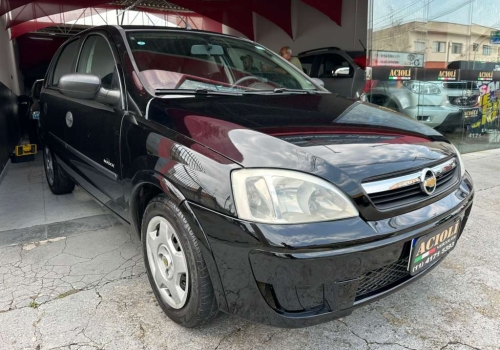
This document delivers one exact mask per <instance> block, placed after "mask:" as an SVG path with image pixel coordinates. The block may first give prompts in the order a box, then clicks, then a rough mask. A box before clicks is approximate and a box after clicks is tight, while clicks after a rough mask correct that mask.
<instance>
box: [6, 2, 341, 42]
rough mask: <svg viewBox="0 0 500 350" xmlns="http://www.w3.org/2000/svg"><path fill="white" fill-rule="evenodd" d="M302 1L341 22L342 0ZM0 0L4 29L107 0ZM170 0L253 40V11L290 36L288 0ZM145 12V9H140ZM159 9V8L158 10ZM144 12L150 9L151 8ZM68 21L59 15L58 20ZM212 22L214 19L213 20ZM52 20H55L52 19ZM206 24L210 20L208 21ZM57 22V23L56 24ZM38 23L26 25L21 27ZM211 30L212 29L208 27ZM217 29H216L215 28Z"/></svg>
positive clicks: (211, 25)
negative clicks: (4, 17)
mask: <svg viewBox="0 0 500 350" xmlns="http://www.w3.org/2000/svg"><path fill="white" fill-rule="evenodd" d="M301 1H302V2H303V3H305V4H307V5H309V6H311V7H313V8H315V9H317V10H318V11H320V12H322V13H324V14H325V15H326V16H328V17H329V18H330V19H332V20H333V21H334V22H335V23H337V24H338V25H341V19H342V0H301ZM68 2H69V1H67V0H38V1H29V0H0V15H1V14H4V13H6V12H10V13H11V16H10V17H9V18H7V23H6V28H11V27H14V26H17V25H21V24H22V23H25V22H28V21H31V20H33V19H36V18H41V17H49V16H52V15H55V14H64V13H67V12H69V11H73V10H79V9H82V8H87V7H94V6H99V5H101V7H106V5H103V4H105V3H106V1H104V0H78V1H71V3H70V4H68ZM169 2H171V3H173V4H176V5H178V6H181V7H183V8H186V9H189V10H191V11H193V12H195V13H199V14H201V15H202V16H204V17H207V18H208V19H210V20H212V22H211V24H210V25H209V27H211V28H218V25H217V24H216V23H217V22H218V23H222V24H225V25H227V26H228V27H231V28H233V29H235V30H237V31H239V32H241V33H242V34H243V35H245V36H247V37H248V38H250V39H254V28H253V12H255V13H257V14H259V15H260V16H262V17H264V18H266V19H268V20H269V21H271V22H273V23H274V24H276V25H277V26H278V27H280V28H281V29H283V30H284V31H285V32H286V33H287V34H288V35H289V36H290V37H292V38H293V34H292V19H291V0H272V1H268V2H265V1H264V0H228V1H210V0H169ZM141 10H142V11H146V10H145V9H141ZM160 11H161V10H160ZM146 12H152V11H151V10H150V9H148V11H146ZM66 21H67V20H65V19H64V17H61V22H60V23H64V22H66ZM214 21H215V22H214ZM54 22H55V21H54ZM206 23H209V21H208V20H207V21H206ZM58 24H59V23H58ZM30 26H31V27H36V26H41V24H38V25H29V24H28V25H26V26H23V27H24V28H29V27H30ZM23 27H19V28H17V29H16V30H14V32H15V33H16V36H18V35H17V33H21V32H23V30H21V28H23ZM208 30H213V29H208ZM215 31H218V30H215Z"/></svg>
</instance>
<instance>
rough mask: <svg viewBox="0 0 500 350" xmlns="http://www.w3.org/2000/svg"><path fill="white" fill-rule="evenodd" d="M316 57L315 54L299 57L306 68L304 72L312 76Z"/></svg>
mask: <svg viewBox="0 0 500 350" xmlns="http://www.w3.org/2000/svg"><path fill="white" fill-rule="evenodd" d="M315 58H316V56H314V55H311V56H304V57H299V59H300V63H301V64H302V69H303V70H304V73H306V74H307V75H309V76H311V74H312V66H313V63H314V59H315Z"/></svg>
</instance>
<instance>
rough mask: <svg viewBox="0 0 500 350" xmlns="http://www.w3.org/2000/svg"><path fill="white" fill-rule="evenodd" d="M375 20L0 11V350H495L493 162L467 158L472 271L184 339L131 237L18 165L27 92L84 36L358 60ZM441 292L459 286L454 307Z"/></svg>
mask: <svg viewBox="0 0 500 350" xmlns="http://www.w3.org/2000/svg"><path fill="white" fill-rule="evenodd" d="M375 2H376V1H375ZM407 2H408V4H410V2H409V1H407ZM415 3H416V2H415ZM384 4H385V3H384ZM405 4H406V2H405ZM373 6H374V1H369V0H330V1H325V0H276V1H272V4H271V2H268V3H266V2H264V1H261V0H247V1H244V0H226V1H220V0H206V1H198V0H172V1H171V0H169V1H162V0H149V1H148V0H139V1H136V0H125V1H123V0H119V1H107V2H103V1H102V0H79V1H72V2H71V4H68V1H63V0H43V1H26V0H0V47H1V48H2V49H1V50H0V282H1V283H0V325H2V332H0V333H1V334H0V350H1V349H4V348H5V349H10V348H11V347H10V345H7V344H13V341H15V344H16V345H15V348H27V349H70V350H73V349H91V348H92V349H95V348H99V349H101V348H102V349H104V348H105V349H111V348H113V349H138V348H145V349H159V348H171V347H168V346H166V345H165V344H166V343H171V344H174V343H175V344H176V346H175V347H172V348H179V347H186V348H198V349H225V348H241V349H247V348H260V347H261V348H267V349H282V348H284V347H286V348H290V349H292V348H293V349H295V348H297V349H298V348H301V349H305V348H311V349H320V348H325V349H328V348H331V347H330V346H331V344H333V343H334V342H335V343H336V344H341V345H339V348H346V349H347V348H354V349H367V350H368V349H389V350H392V349H397V350H399V349H434V348H436V349H437V348H441V349H447V350H463V349H470V348H477V349H492V350H494V349H500V348H499V347H497V345H498V344H500V332H499V331H498V329H500V321H499V320H500V309H499V304H500V303H498V300H500V299H499V298H500V285H499V284H498V283H499V279H498V276H499V275H500V271H499V270H498V266H491V265H490V263H489V262H488V261H495V260H496V257H497V255H498V253H499V252H500V247H499V245H498V241H497V240H496V239H494V237H492V236H489V237H486V238H485V237H484V232H493V233H495V234H498V231H499V227H498V222H497V219H496V217H497V215H498V213H499V212H500V206H499V204H498V201H497V199H496V198H497V196H496V195H497V194H498V195H500V187H498V184H497V183H496V178H497V177H498V176H497V174H498V171H499V170H500V168H499V167H498V163H496V160H498V159H499V157H500V151H498V150H496V149H494V150H490V151H484V152H475V153H470V154H467V155H465V156H464V159H465V161H466V163H467V167H468V169H469V171H470V172H471V174H472V176H473V178H474V179H475V181H476V188H477V189H478V193H477V197H478V198H477V200H476V201H477V202H479V203H483V204H480V206H481V210H479V211H478V212H473V217H472V218H471V221H470V223H469V226H468V229H467V230H466V234H465V235H464V236H465V237H464V242H462V246H461V247H460V248H459V250H458V249H457V250H458V251H459V252H460V253H457V252H455V254H456V255H459V254H463V255H462V256H463V257H464V258H463V259H464V260H451V259H449V260H448V261H446V262H445V263H443V268H442V270H441V271H438V272H434V273H433V274H432V275H429V276H428V277H427V280H424V281H422V282H418V283H416V287H415V288H414V289H411V290H404V291H402V292H401V293H399V294H397V295H394V296H391V297H390V298H387V299H385V300H383V301H381V302H379V303H376V304H374V306H373V307H369V308H367V309H364V310H363V311H359V312H356V313H354V314H353V315H352V316H349V317H347V318H344V319H341V320H340V321H335V322H332V323H329V324H326V325H323V326H319V327H315V328H311V329H305V330H292V331H288V330H287V331H284V330H279V329H272V328H269V327H264V326H259V325H252V324H249V323H247V322H245V321H242V320H239V319H236V318H234V317H232V316H224V317H220V318H219V319H218V320H217V322H216V323H215V324H214V325H213V326H210V327H208V328H206V329H204V330H202V331H200V332H198V333H193V332H191V331H188V330H184V329H180V328H179V327H177V326H176V325H175V324H174V323H173V322H170V321H169V320H168V319H166V318H165V317H163V315H162V314H161V311H159V310H158V308H157V306H155V304H154V302H153V296H152V295H151V294H150V293H149V290H148V285H147V277H146V275H145V270H144V268H143V262H142V256H141V253H140V252H141V250H140V247H139V246H140V242H139V241H138V239H137V237H135V235H134V234H133V231H132V228H129V227H126V226H124V225H122V224H121V223H120V222H119V221H117V219H116V218H115V217H114V216H113V215H111V214H110V213H109V212H108V211H106V210H105V209H104V208H102V207H101V206H100V205H98V204H97V203H96V202H95V201H94V199H93V198H92V197H91V196H90V195H88V194H87V193H86V192H85V191H84V190H82V189H80V188H79V187H77V188H76V189H75V191H74V192H73V193H71V194H68V195H64V196H54V195H52V193H51V192H50V190H49V188H48V184H47V180H46V177H45V174H44V169H43V164H42V153H41V152H40V150H38V153H37V154H36V155H34V157H33V160H30V161H26V162H22V163H15V162H13V161H12V160H11V159H12V155H13V152H14V151H15V148H16V146H19V145H23V144H28V143H30V137H29V128H30V125H29V121H28V120H27V118H26V116H27V115H28V109H29V106H30V102H29V101H30V97H31V94H32V86H33V85H34V83H35V82H36V81H37V80H39V79H43V78H44V75H45V72H46V71H47V68H48V66H49V64H50V61H51V59H52V57H53V55H54V53H55V52H56V50H57V49H58V48H59V46H60V45H61V44H62V43H64V42H65V41H66V40H67V39H68V38H70V37H71V36H72V35H75V34H77V33H79V32H80V31H83V30H85V29H87V28H90V27H93V26H97V25H106V24H107V25H116V24H118V25H119V24H124V25H148V26H158V27H180V28H186V30H190V29H196V30H208V31H213V32H219V33H224V34H230V35H235V36H240V37H246V38H249V39H251V40H254V41H256V42H258V43H260V44H261V45H263V46H266V47H267V48H269V49H271V50H273V51H274V52H278V51H279V50H280V48H281V47H283V46H290V47H291V48H292V50H293V52H294V55H295V54H298V53H300V52H304V51H307V50H314V49H317V48H323V47H339V48H341V49H343V50H348V51H364V50H366V48H367V47H368V48H370V46H371V45H373V44H372V40H373V35H372V34H373V33H372V32H371V31H370V30H372V29H373V28H372V27H370V23H372V24H373V22H374V20H373V18H372V16H373V14H372V11H373ZM405 6H406V5H405ZM408 6H410V5H408ZM367 29H368V30H367ZM386 35H387V34H386ZM479 40H483V39H482V37H481V38H480V39H479ZM381 49H384V48H381ZM386 50H388V51H389V50H392V48H386ZM394 50H396V49H394ZM456 138H457V139H460V140H463V135H462V134H460V135H459V136H457V137H456ZM490 139H491V136H490ZM482 147H483V146H480V147H479V146H478V147H475V148H474V147H472V146H471V150H474V151H480V150H482V149H483V148H482ZM496 147H497V146H492V147H491V148H496ZM479 250H480V251H482V254H481V255H480V254H479V253H478V251H479ZM472 260H475V261H478V263H477V265H476V266H474V267H473V268H472V269H471V268H470V267H469V266H468V264H467V261H472ZM478 272H480V273H478ZM443 280H446V281H451V282H449V283H450V284H451V287H452V292H451V293H450V291H449V287H450V286H449V285H447V286H445V283H443ZM472 283H474V286H471V284H472ZM430 286H432V289H433V290H434V292H433V293H431V292H429V290H430V289H431V288H430ZM422 295H424V298H421V296H422ZM477 295H479V296H480V297H478V298H476V297H475V296H477ZM423 299H425V300H423ZM402 305H407V306H408V308H404V307H402ZM429 309H430V310H431V311H434V312H435V315H436V316H435V317H434V319H432V318H431V319H430V320H429V322H428V323H426V324H424V323H420V324H419V325H415V324H413V325H411V324H410V321H409V320H411V319H412V318H414V317H416V316H415V315H416V314H417V316H418V317H428V316H427V315H426V312H424V310H429ZM387 310H389V311H387ZM416 310H417V311H416ZM418 310H420V311H418ZM61 320H62V321H61ZM158 320H160V321H158ZM59 322H60V324H59ZM374 324H376V325H377V327H374V326H373V325H374ZM450 324H451V325H450ZM443 325H446V326H443ZM440 327H444V328H440ZM438 329H441V330H438ZM463 329H472V330H475V332H470V334H465V333H464V332H462V331H461V330H463ZM426 333H427V334H431V333H432V334H434V335H433V336H432V337H426V336H423V335H425V334H426ZM464 344H465V345H464ZM467 344H468V345H467ZM492 344H493V345H492ZM495 344H496V345H495ZM472 345H473V346H472Z"/></svg>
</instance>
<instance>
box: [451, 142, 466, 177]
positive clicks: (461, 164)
mask: <svg viewBox="0 0 500 350" xmlns="http://www.w3.org/2000/svg"><path fill="white" fill-rule="evenodd" d="M451 146H452V147H453V149H454V150H455V153H456V154H457V158H458V163H459V165H460V178H463V177H464V175H465V164H464V161H463V160H462V156H461V155H460V152H459V151H458V148H457V147H456V146H455V145H453V144H452V145H451Z"/></svg>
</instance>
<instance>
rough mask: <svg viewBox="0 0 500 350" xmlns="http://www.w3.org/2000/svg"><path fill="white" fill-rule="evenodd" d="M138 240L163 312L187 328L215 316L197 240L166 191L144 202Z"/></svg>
mask: <svg viewBox="0 0 500 350" xmlns="http://www.w3.org/2000/svg"><path fill="white" fill-rule="evenodd" d="M141 240H142V248H143V249H142V253H143V257H144V263H145V265H146V271H147V275H148V279H149V283H150V284H151V288H152V289H153V292H154V294H155V297H156V300H157V301H158V303H159V304H160V307H161V308H162V310H163V312H164V313H165V314H166V315H167V316H168V317H169V318H170V319H171V320H172V321H174V322H176V323H178V324H179V325H181V326H184V327H187V328H193V327H198V326H200V325H203V324H205V323H207V322H208V321H210V320H211V319H212V318H214V317H215V316H216V315H217V313H218V306H217V301H216V298H215V294H214V290H213V287H212V282H211V280H210V276H209V274H208V269H207V266H206V265H205V260H204V259H203V256H202V254H201V250H200V247H199V243H198V240H197V238H196V237H195V235H194V233H193V231H192V230H191V227H190V226H189V224H188V222H187V220H186V218H185V217H184V215H183V214H182V212H181V211H180V209H179V208H178V206H177V205H175V203H174V202H172V201H171V200H170V199H169V198H168V197H166V196H165V195H163V194H162V195H158V196H157V197H155V198H153V199H152V200H151V201H150V202H149V204H148V205H147V207H146V210H145V212H144V215H143V220H142V227H141ZM183 259H184V260H183ZM183 282H184V289H183Z"/></svg>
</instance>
